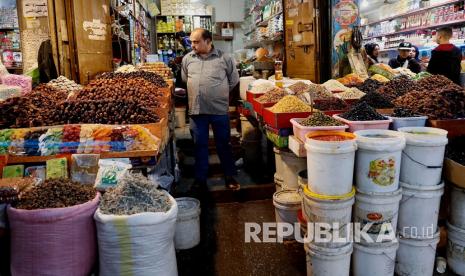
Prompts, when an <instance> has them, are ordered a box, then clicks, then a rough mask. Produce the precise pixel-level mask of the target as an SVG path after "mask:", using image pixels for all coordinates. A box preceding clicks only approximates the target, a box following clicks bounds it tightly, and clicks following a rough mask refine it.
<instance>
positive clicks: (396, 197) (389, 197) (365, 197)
mask: <svg viewBox="0 0 465 276" xmlns="http://www.w3.org/2000/svg"><path fill="white" fill-rule="evenodd" d="M355 198H356V200H357V201H360V202H364V203H374V204H389V203H394V202H398V201H400V199H401V198H402V188H399V189H397V190H395V191H394V192H381V193H378V192H364V191H361V190H359V189H357V193H356V194H355Z"/></svg>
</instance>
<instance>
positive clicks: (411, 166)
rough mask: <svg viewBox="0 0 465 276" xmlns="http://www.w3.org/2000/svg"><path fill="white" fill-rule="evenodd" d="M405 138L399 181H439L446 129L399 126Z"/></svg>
mask: <svg viewBox="0 0 465 276" xmlns="http://www.w3.org/2000/svg"><path fill="white" fill-rule="evenodd" d="M399 131H400V132H402V133H403V134H404V136H405V138H406V140H407V146H406V147H405V149H404V150H403V152H402V166H401V170H400V181H401V182H405V183H409V184H411V185H421V186H433V185H438V184H439V183H440V182H441V174H442V166H443V161H444V152H445V147H446V145H447V142H448V140H447V131H445V130H443V129H439V128H431V127H403V128H399Z"/></svg>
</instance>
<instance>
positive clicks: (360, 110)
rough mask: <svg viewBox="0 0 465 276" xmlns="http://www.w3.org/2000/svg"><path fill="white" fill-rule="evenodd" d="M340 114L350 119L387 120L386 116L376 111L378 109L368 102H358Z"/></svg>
mask: <svg viewBox="0 0 465 276" xmlns="http://www.w3.org/2000/svg"><path fill="white" fill-rule="evenodd" d="M339 116H341V117H342V118H344V119H347V120H350V121H374V120H387V118H386V117H384V116H383V115H381V114H379V113H378V112H376V110H375V109H373V108H372V107H371V106H369V105H368V104H367V103H366V102H361V103H358V104H357V105H355V106H354V107H352V108H351V109H350V110H349V111H347V112H346V113H343V114H341V115H339Z"/></svg>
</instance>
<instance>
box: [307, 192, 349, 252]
mask: <svg viewBox="0 0 465 276" xmlns="http://www.w3.org/2000/svg"><path fill="white" fill-rule="evenodd" d="M302 194H303V195H302V199H303V202H302V209H303V214H304V216H305V218H306V219H307V220H308V221H309V222H312V223H315V224H316V225H315V228H316V227H318V223H326V224H329V227H330V229H329V233H330V234H331V235H332V236H333V237H334V236H336V235H337V237H339V238H341V239H343V241H342V242H334V241H332V240H331V241H322V242H315V244H316V245H318V246H323V247H331V248H334V247H340V246H341V245H345V244H347V243H348V242H349V239H350V235H351V233H352V231H351V230H352V229H351V228H350V222H351V218H352V206H353V204H354V201H355V200H354V194H355V189H353V190H352V191H351V192H350V193H348V194H346V195H343V196H333V197H327V196H324V195H318V194H315V193H313V192H312V191H310V190H309V189H308V188H307V187H306V186H304V188H303V193H302ZM335 223H337V224H335ZM315 234H316V233H315ZM312 238H314V239H315V238H316V237H314V236H312Z"/></svg>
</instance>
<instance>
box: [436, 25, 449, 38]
mask: <svg viewBox="0 0 465 276" xmlns="http://www.w3.org/2000/svg"><path fill="white" fill-rule="evenodd" d="M438 34H440V35H442V36H443V37H444V38H451V37H452V28H450V27H443V28H440V29H439V30H438Z"/></svg>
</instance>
